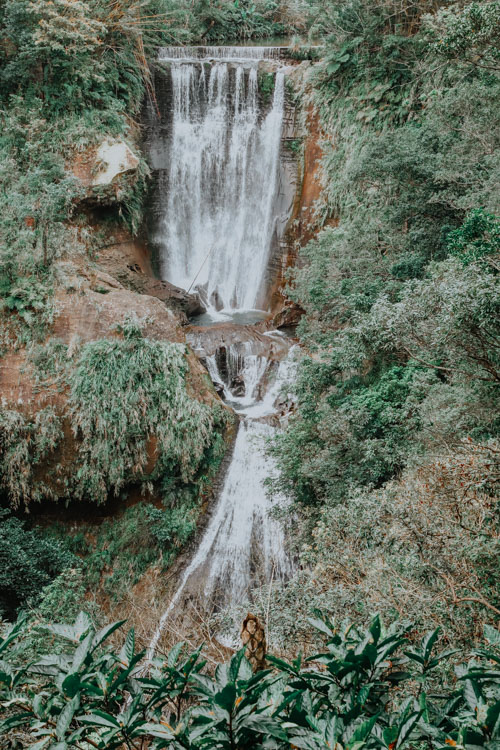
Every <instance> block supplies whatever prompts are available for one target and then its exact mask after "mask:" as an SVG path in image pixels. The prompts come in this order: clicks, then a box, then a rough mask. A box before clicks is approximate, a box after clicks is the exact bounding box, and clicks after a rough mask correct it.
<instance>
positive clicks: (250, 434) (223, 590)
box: [149, 331, 298, 654]
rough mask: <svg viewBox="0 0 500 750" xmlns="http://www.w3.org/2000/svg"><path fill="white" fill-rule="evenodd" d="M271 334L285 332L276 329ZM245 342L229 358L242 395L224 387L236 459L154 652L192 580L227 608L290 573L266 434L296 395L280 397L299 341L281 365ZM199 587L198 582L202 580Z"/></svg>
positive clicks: (214, 371) (218, 377) (216, 374)
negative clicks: (234, 424)
mask: <svg viewBox="0 0 500 750" xmlns="http://www.w3.org/2000/svg"><path fill="white" fill-rule="evenodd" d="M268 336H276V337H277V338H278V337H279V338H280V339H283V338H284V337H282V335H281V334H280V333H279V332H278V331H276V332H270V333H269V334H268ZM280 344H281V345H282V341H280ZM285 346H288V344H287V343H285ZM241 348H242V347H241V346H238V345H236V346H231V347H228V349H229V359H230V361H231V362H232V363H233V365H234V364H235V363H238V364H237V365H236V367H233V370H232V372H230V374H229V378H228V377H227V376H226V380H229V379H232V380H233V382H234V380H235V379H236V378H238V379H239V382H240V383H241V384H242V385H243V387H244V395H241V396H236V395H231V389H230V387H229V386H227V385H225V386H224V387H225V393H226V394H227V395H228V402H229V403H231V406H232V407H233V409H234V410H235V412H236V413H237V414H238V416H239V417H240V423H239V428H238V433H237V436H236V441H235V445H234V451H233V455H232V459H231V462H230V465H229V467H228V470H227V473H226V475H225V478H224V483H223V486H222V490H221V492H220V495H219V498H218V500H217V503H216V506H215V508H214V510H213V512H212V515H211V517H210V519H209V522H208V525H207V527H206V529H205V531H204V533H203V535H202V538H201V540H200V543H199V545H198V548H197V550H196V552H195V553H194V555H193V557H192V559H191V561H190V563H189V564H188V565H187V567H186V568H185V570H184V572H183V575H182V577H181V580H180V583H179V585H178V587H177V590H176V592H175V594H174V596H173V597H172V599H171V601H170V603H169V605H168V607H167V609H166V610H165V612H164V614H163V616H162V618H161V620H160V622H159V624H158V628H157V630H156V632H155V634H154V636H153V640H152V641H151V644H150V647H149V651H150V653H151V654H152V653H153V652H154V650H155V647H156V646H157V644H158V641H159V639H160V636H161V633H162V631H163V628H164V627H165V624H166V622H167V620H168V617H169V616H170V614H171V612H172V611H173V610H174V608H175V606H176V605H177V604H178V603H179V602H180V600H181V597H182V595H183V594H185V592H186V589H187V588H189V586H190V584H191V581H192V579H195V578H197V577H198V578H199V579H200V580H202V581H203V596H204V598H205V600H206V601H209V600H211V599H213V601H214V602H215V603H216V604H217V606H218V607H223V606H227V605H229V604H237V603H239V602H241V601H242V600H243V598H244V597H245V596H246V595H247V594H248V593H249V590H250V589H251V587H252V586H253V585H257V584H258V583H265V582H269V581H270V580H281V581H284V580H286V579H287V578H288V577H289V576H290V574H291V573H292V561H291V559H290V557H289V555H288V553H287V548H286V540H285V533H284V530H283V527H282V525H281V523H280V522H278V521H276V520H274V519H273V518H272V516H271V515H270V511H271V508H272V501H271V500H270V498H269V495H268V492H267V488H266V485H265V481H266V479H267V478H268V477H270V476H272V474H273V473H274V470H275V464H274V461H273V459H272V458H270V457H269V456H266V454H265V440H266V439H267V438H270V437H271V436H272V434H273V432H274V431H275V429H276V426H275V425H276V423H278V424H279V422H280V411H284V412H285V413H286V411H287V410H288V403H287V402H289V401H290V400H291V398H292V396H291V395H290V394H287V395H286V397H285V401H284V402H280V399H281V398H283V395H282V392H283V388H284V386H285V384H286V383H288V382H289V381H291V380H292V379H293V371H294V368H295V363H296V356H297V350H298V347H297V346H296V345H292V346H290V348H289V350H288V353H287V354H286V356H285V357H284V359H282V360H281V362H279V364H278V363H277V362H273V361H272V360H270V359H268V358H266V357H265V356H259V355H255V354H252V353H250V352H251V344H250V342H244V344H243V348H244V349H246V350H247V351H248V352H249V354H248V355H247V357H245V356H244V355H242V354H241V352H240V351H239V350H241ZM207 365H208V369H209V372H210V374H211V375H212V377H213V378H215V382H216V383H217V382H218V383H222V382H223V376H222V374H221V373H220V371H219V370H218V368H217V364H216V355H212V356H211V357H208V358H207ZM266 381H267V382H266ZM229 399H231V400H230V401H229ZM283 407H284V408H283ZM282 500H283V499H282ZM194 588H195V589H199V588H200V586H199V580H198V582H197V583H195V586H194Z"/></svg>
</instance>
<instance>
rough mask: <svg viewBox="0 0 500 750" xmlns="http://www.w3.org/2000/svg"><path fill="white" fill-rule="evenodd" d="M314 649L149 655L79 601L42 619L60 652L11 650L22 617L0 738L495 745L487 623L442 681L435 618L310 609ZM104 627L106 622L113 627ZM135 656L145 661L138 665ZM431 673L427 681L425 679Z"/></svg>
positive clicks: (3, 643)
mask: <svg viewBox="0 0 500 750" xmlns="http://www.w3.org/2000/svg"><path fill="white" fill-rule="evenodd" d="M311 623H312V625H313V626H314V627H315V628H317V629H318V630H319V631H321V633H322V634H323V635H324V636H325V648H324V650H323V651H322V652H321V653H319V654H316V655H314V656H312V657H310V658H308V659H306V660H303V659H302V658H301V657H300V656H299V657H298V658H297V659H295V660H294V661H291V662H288V661H285V660H282V659H277V658H274V657H271V656H270V657H269V663H270V665H271V668H270V669H267V670H264V671H261V672H258V673H257V674H253V672H252V670H251V667H250V664H249V663H248V661H247V660H246V658H245V656H244V653H243V651H241V652H239V653H237V654H235V655H234V656H233V658H232V659H231V661H230V662H229V663H227V664H222V665H219V666H218V667H217V668H216V669H215V671H213V670H208V669H207V667H206V663H205V662H204V661H203V659H202V656H201V649H198V650H197V651H195V652H193V653H188V652H187V650H186V648H185V647H184V645H183V644H179V645H178V646H176V647H175V648H173V649H172V650H171V651H170V653H169V654H168V656H167V657H166V658H164V659H163V658H159V657H156V658H154V659H153V661H152V663H151V664H149V663H148V662H147V660H145V653H144V652H141V651H139V652H136V649H135V638H134V631H133V630H130V631H129V632H128V634H127V636H126V638H125V642H124V644H123V647H122V648H121V649H120V650H119V651H118V650H115V649H113V648H112V647H111V646H110V641H109V639H110V637H111V636H112V635H113V634H114V633H115V631H117V630H118V629H119V628H121V627H122V626H123V624H124V623H123V622H116V623H113V624H111V625H108V626H107V627H105V628H103V629H102V630H99V631H97V632H96V631H95V629H94V628H93V627H92V623H91V621H90V619H89V618H88V617H87V616H86V615H85V614H83V613H82V614H80V615H79V616H78V618H77V620H76V622H75V623H74V624H73V625H62V624H54V625H48V626H47V630H48V631H49V633H50V634H51V635H52V636H53V637H55V639H56V642H57V643H58V644H59V646H60V645H61V644H64V648H62V649H61V648H58V649H57V650H58V651H62V652H61V653H54V654H52V655H49V656H44V657H42V658H41V659H39V660H37V661H36V663H31V664H23V663H22V658H21V654H22V649H21V646H22V644H23V641H24V640H25V639H26V637H27V636H28V630H29V625H28V622H27V620H26V619H23V618H21V619H20V620H19V621H18V622H17V623H16V624H14V625H12V626H10V627H9V628H7V629H6V630H4V632H3V634H2V636H1V638H0V705H1V706H2V713H3V717H2V719H3V720H2V721H1V722H0V739H1V738H2V736H3V738H4V739H7V738H11V739H14V738H16V739H20V740H21V742H22V743H23V744H26V745H27V746H28V747H30V748H31V750H67V749H69V748H76V750H89V749H90V748H96V749H97V750H114V749H115V748H128V749H129V750H134V748H135V750H143V749H144V750H145V748H152V749H153V750H161V749H162V748H169V749H170V750H176V749H178V748H192V749H193V750H195V749H198V748H199V749H200V750H201V749H203V748H210V749H214V750H215V749H217V748H221V749H224V750H225V749H226V748H227V749H228V750H246V749H247V748H248V749H250V748H252V749H258V748H268V749H274V750H279V749H280V748H290V747H295V748H304V749H305V750H323V749H326V748H331V749H332V748H334V749H335V750H361V749H362V748H366V750H370V749H371V748H387V750H399V748H422V749H423V748H435V749H437V750H438V749H440V748H442V749H443V750H444V749H445V748H449V747H450V746H452V747H459V748H464V749H465V750H474V749H475V748H487V749H488V750H498V748H499V747H500V633H498V632H497V631H496V630H495V629H494V628H492V627H490V626H486V627H485V638H486V642H487V645H486V646H485V647H484V648H482V649H480V650H478V651H476V652H475V653H474V655H473V658H472V659H471V660H470V661H469V662H468V663H467V664H466V665H462V666H460V667H457V668H456V670H455V671H456V679H455V681H454V685H453V687H451V688H446V687H445V686H443V684H442V679H443V677H442V676H443V675H444V674H445V670H443V663H444V662H445V661H446V660H447V659H449V658H450V657H451V656H452V655H456V653H457V652H456V651H454V650H446V651H441V652H438V650H437V644H438V641H439V628H437V629H436V630H434V631H432V632H430V633H428V634H427V635H425V636H424V637H423V638H422V640H421V641H420V642H418V643H415V642H414V641H410V639H409V637H408V634H409V632H410V631H409V628H405V627H403V626H401V625H393V626H392V627H390V628H388V629H386V628H384V626H383V625H382V623H381V621H380V618H379V617H378V616H377V617H375V618H374V619H373V620H372V622H371V624H370V627H369V629H368V630H366V631H365V630H362V629H359V628H356V627H354V626H349V627H347V628H346V627H342V628H338V627H336V626H335V624H334V623H332V622H330V621H329V620H328V619H327V618H326V617H324V616H322V615H321V614H320V613H318V616H317V618H316V619H314V620H311ZM115 638H116V636H115ZM145 665H146V666H148V668H147V669H145ZM436 686H438V688H439V689H436Z"/></svg>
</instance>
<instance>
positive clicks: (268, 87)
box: [258, 71, 276, 104]
mask: <svg viewBox="0 0 500 750" xmlns="http://www.w3.org/2000/svg"><path fill="white" fill-rule="evenodd" d="M275 83H276V78H275V75H274V73H266V72H265V71H260V72H259V77H258V86H259V94H260V97H261V99H262V101H263V103H264V104H268V103H269V102H270V101H271V97H272V95H273V93H274V85H275Z"/></svg>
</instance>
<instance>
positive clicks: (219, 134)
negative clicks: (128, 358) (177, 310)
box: [154, 48, 285, 311]
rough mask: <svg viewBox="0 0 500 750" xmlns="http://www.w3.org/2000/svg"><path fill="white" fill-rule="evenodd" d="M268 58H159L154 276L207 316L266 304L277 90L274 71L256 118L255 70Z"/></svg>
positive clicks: (178, 51)
mask: <svg viewBox="0 0 500 750" xmlns="http://www.w3.org/2000/svg"><path fill="white" fill-rule="evenodd" d="M272 49H273V48H271V49H270V50H267V48H246V49H245V50H243V51H242V50H241V49H238V48H222V52H221V51H220V48H219V51H218V52H217V55H216V54H215V52H216V50H217V48H214V49H213V50H212V52H210V48H208V51H207V48H189V49H188V50H185V49H182V48H166V49H164V50H162V51H161V53H160V60H164V61H170V75H171V82H172V91H173V94H172V95H173V101H172V122H171V134H170V142H169V170H168V171H169V174H168V190H167V191H166V194H165V195H164V196H160V200H161V201H162V206H161V211H162V220H161V221H160V223H159V225H158V227H157V231H156V236H155V237H154V242H155V244H156V245H157V247H158V248H159V250H160V265H161V275H162V277H163V278H164V279H165V280H167V281H170V282H171V283H173V284H175V285H177V286H179V287H182V288H183V289H190V288H192V289H197V290H198V291H199V293H200V296H201V298H202V299H203V301H204V303H205V304H206V305H207V307H208V308H209V309H210V310H212V311H221V310H224V311H233V310H252V309H256V308H259V309H261V308H263V307H264V306H265V304H266V290H265V288H264V287H265V284H264V280H265V275H266V269H267V261H268V258H269V253H270V249H271V243H272V236H273V232H274V224H275V217H274V216H273V205H274V199H275V196H276V192H277V180H278V167H279V153H280V139H281V132H282V125H283V115H284V106H285V85H284V75H283V73H282V72H280V71H278V72H277V73H276V74H275V85H274V94H273V99H272V103H271V106H270V107H269V108H268V111H267V112H266V111H265V110H266V107H264V106H263V105H262V104H261V98H260V97H259V93H258V71H257V65H258V60H259V59H263V58H264V57H265V56H266V55H269V57H271V56H272V55H273V54H276V53H275V52H274V53H273V52H272ZM203 50H204V52H202V51H203ZM201 54H203V55H204V57H203V58H202V57H199V56H198V55H201ZM187 55H191V57H187ZM237 55H239V57H237ZM213 59H215V62H213V63H212V64H208V61H209V60H213Z"/></svg>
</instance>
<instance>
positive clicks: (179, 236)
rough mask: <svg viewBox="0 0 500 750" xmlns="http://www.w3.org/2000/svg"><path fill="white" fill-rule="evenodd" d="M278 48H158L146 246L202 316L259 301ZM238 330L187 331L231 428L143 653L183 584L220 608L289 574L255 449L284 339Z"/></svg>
mask: <svg viewBox="0 0 500 750" xmlns="http://www.w3.org/2000/svg"><path fill="white" fill-rule="evenodd" d="M278 57H279V52H278V51H277V50H276V49H274V48H259V47H253V48H245V49H243V48H228V47H224V48H207V47H203V48H201V47H192V48H165V49H163V50H161V51H160V60H161V61H162V62H163V63H167V64H168V68H169V71H170V84H171V97H172V102H171V120H170V125H169V127H168V128H167V129H166V132H165V133H164V134H163V135H162V136H161V137H158V136H157V138H156V141H155V143H154V144H153V146H152V147H151V149H150V157H151V161H152V163H153V166H154V164H155V159H157V160H158V159H160V157H159V156H158V155H159V154H160V153H162V154H163V155H162V157H161V161H162V165H163V167H162V169H163V177H164V181H163V182H162V181H160V183H159V196H158V197H159V203H160V209H161V210H160V213H161V216H160V221H159V222H157V225H156V229H155V231H156V236H155V238H154V239H155V245H156V247H157V248H159V254H160V266H161V274H162V277H163V278H164V279H165V280H168V281H169V282H171V283H173V284H175V285H177V286H179V287H182V288H184V289H186V290H189V289H191V290H192V289H196V290H197V291H198V293H199V295H200V297H201V298H202V300H203V302H204V304H205V306H206V307H207V308H208V310H209V312H210V313H211V314H212V319H214V320H217V319H218V317H220V315H221V314H222V315H223V314H224V313H228V314H231V315H232V316H234V317H235V318H236V316H237V315H238V314H239V313H241V312H242V311H245V310H255V309H261V310H262V309H264V310H265V309H267V305H268V289H266V272H267V266H268V260H269V255H270V251H271V243H272V237H273V232H274V224H275V221H276V217H275V212H274V206H275V196H276V191H277V180H278V167H279V155H280V143H281V135H282V126H283V116H284V106H285V85H284V74H283V72H282V71H281V70H280V69H279V67H278V68H277V70H276V71H275V73H274V74H273V75H274V90H273V92H272V95H271V98H270V101H269V102H268V103H265V102H263V99H262V97H261V96H260V95H259V91H258V64H259V61H260V60H262V59H267V60H276V59H277V58H278ZM162 138H163V140H162ZM165 154H168V167H167V168H165V161H166V160H165ZM241 329H242V334H241V337H240V338H239V340H237V341H232V342H230V343H226V344H224V345H223V346H219V347H215V349H214V348H213V347H212V348H211V347H210V346H209V343H208V339H206V333H205V334H204V330H206V329H203V328H196V329H193V332H192V333H191V334H190V335H189V336H188V339H189V343H190V344H191V346H192V347H193V349H194V351H195V353H197V354H198V356H199V357H200V358H201V360H202V361H203V362H204V363H205V365H206V367H207V370H208V372H209V374H210V376H211V378H212V381H213V382H214V384H215V386H216V388H217V390H218V392H219V393H220V394H221V396H222V397H223V398H224V400H225V401H226V403H227V404H228V405H229V406H231V407H232V408H233V409H234V411H235V412H236V414H237V416H238V419H239V427H238V432H237V436H236V440H235V443H234V449H233V454H232V458H231V461H230V464H229V466H228V468H227V471H226V474H225V477H224V481H223V484H222V489H221V491H220V493H219V496H218V499H217V500H216V502H215V505H214V509H213V511H212V513H211V515H210V518H209V520H208V523H207V526H206V528H205V531H204V532H203V534H202V536H201V539H200V541H199V544H198V546H197V549H196V550H195V552H194V554H193V556H192V558H191V560H190V562H189V563H188V565H187V566H186V568H185V569H184V571H183V574H182V576H181V578H180V581H179V583H178V586H177V589H176V592H175V594H174V596H173V597H172V599H171V601H170V602H169V603H168V606H167V608H166V610H165V612H164V613H163V616H162V617H161V620H160V622H159V624H158V627H157V630H156V632H155V634H154V637H153V639H152V641H151V644H150V647H149V652H150V654H152V653H153V651H154V650H155V648H156V646H157V644H158V642H159V639H160V637H161V633H162V631H163V628H164V627H165V624H166V622H167V620H168V618H169V617H170V615H171V613H172V611H173V610H174V608H176V607H180V606H181V604H182V602H183V600H184V598H185V597H186V596H188V592H189V591H191V590H194V588H196V589H197V590H198V591H200V590H201V591H202V592H203V595H204V597H205V599H206V600H207V601H208V600H211V601H212V602H216V605H217V606H218V607H219V608H224V607H226V606H228V605H230V604H235V603H238V602H240V601H242V600H243V599H244V597H245V596H247V595H248V594H249V592H250V590H251V588H252V586H255V585H258V584H259V583H265V582H268V581H269V580H270V579H272V578H274V579H285V578H286V577H287V576H289V575H290V573H291V562H290V559H289V556H288V554H287V550H286V540H285V535H284V532H283V528H282V526H281V525H280V524H279V523H278V522H277V521H275V520H274V519H273V518H272V516H271V515H270V512H269V511H270V509H271V505H272V504H271V501H270V499H269V496H268V493H267V491H266V486H265V481H266V479H267V478H268V477H269V476H271V475H272V474H273V473H274V471H275V465H274V463H273V460H272V459H271V458H270V457H269V456H268V455H266V453H265V450H264V448H265V441H266V438H269V437H270V436H271V435H272V434H273V431H274V430H275V429H276V424H277V423H279V413H280V411H283V404H282V402H280V398H282V396H280V394H281V392H282V388H283V385H284V384H285V383H286V382H287V381H288V380H289V379H290V375H291V369H292V368H293V362H294V358H295V350H296V347H293V346H291V342H290V341H288V340H287V339H286V337H284V336H283V335H282V334H280V333H279V332H278V331H272V332H269V333H267V334H264V335H262V334H259V336H260V338H258V337H256V336H252V335H249V334H248V331H246V327H243V326H242V327H241ZM245 331H246V332H245ZM265 337H267V338H265ZM267 342H268V343H269V345H268V346H267ZM263 343H264V344H266V345H263Z"/></svg>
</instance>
